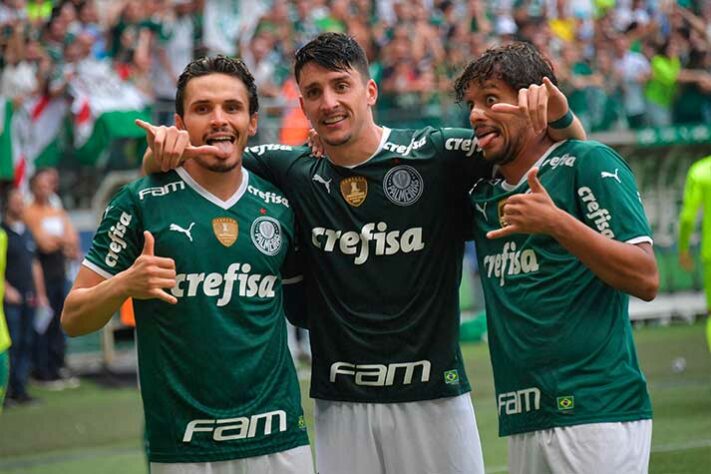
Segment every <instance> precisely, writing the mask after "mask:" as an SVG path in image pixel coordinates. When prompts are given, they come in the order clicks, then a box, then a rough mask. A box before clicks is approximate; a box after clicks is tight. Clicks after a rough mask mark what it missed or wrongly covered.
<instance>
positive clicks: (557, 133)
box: [548, 116, 588, 142]
mask: <svg viewBox="0 0 711 474" xmlns="http://www.w3.org/2000/svg"><path fill="white" fill-rule="evenodd" d="M548 136H550V137H551V138H552V139H553V140H554V141H556V142H559V141H563V140H587V138H588V136H587V134H586V133H585V128H583V124H582V123H580V120H579V119H578V117H577V116H573V123H571V124H570V125H568V126H567V127H565V128H560V129H558V128H551V127H548Z"/></svg>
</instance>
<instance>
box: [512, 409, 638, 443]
mask: <svg viewBox="0 0 711 474" xmlns="http://www.w3.org/2000/svg"><path fill="white" fill-rule="evenodd" d="M651 419H652V412H651V411H645V412H643V413H634V414H620V415H607V416H604V417H592V418H585V419H572V418H571V419H570V420H565V419H563V420H556V421H555V422H551V423H546V424H542V425H540V426H536V427H530V428H520V429H512V430H509V431H506V432H504V431H501V430H500V431H499V437H500V438H503V437H505V436H512V435H517V434H523V433H532V432H534V431H541V430H549V429H551V428H562V427H565V426H577V425H592V424H594V423H615V422H624V421H639V420H651Z"/></svg>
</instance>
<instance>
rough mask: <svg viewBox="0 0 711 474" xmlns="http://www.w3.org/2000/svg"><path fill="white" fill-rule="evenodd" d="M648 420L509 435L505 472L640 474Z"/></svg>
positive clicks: (649, 434) (647, 445)
mask: <svg viewBox="0 0 711 474" xmlns="http://www.w3.org/2000/svg"><path fill="white" fill-rule="evenodd" d="M651 444H652V420H639V421H626V422H618V423H591V424H588V425H576V426H566V427H560V428H551V429H548V430H540V431H533V432H531V433H522V434H517V435H513V436H510V437H509V474H523V473H526V474H544V473H550V474H558V473H560V474H563V473H565V474H584V473H590V474H608V473H609V474H641V473H646V472H647V470H648V468H649V451H650V448H651Z"/></svg>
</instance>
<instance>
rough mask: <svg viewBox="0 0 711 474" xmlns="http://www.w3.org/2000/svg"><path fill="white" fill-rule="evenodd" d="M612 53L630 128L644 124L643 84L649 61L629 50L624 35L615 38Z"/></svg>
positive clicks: (648, 72)
mask: <svg viewBox="0 0 711 474" xmlns="http://www.w3.org/2000/svg"><path fill="white" fill-rule="evenodd" d="M614 54H615V56H614V72H615V75H616V78H617V79H618V80H619V81H620V85H621V92H622V102H623V107H624V112H625V116H626V117H627V123H628V125H629V126H630V128H633V129H636V128H640V127H642V126H643V125H644V124H645V115H644V113H645V109H646V103H645V100H644V84H645V83H646V82H647V79H649V77H650V75H651V69H650V67H649V61H648V60H647V58H645V57H644V55H642V54H641V53H636V52H634V51H631V50H630V47H629V40H628V39H627V37H626V36H624V35H618V36H617V37H616V38H615V40H614Z"/></svg>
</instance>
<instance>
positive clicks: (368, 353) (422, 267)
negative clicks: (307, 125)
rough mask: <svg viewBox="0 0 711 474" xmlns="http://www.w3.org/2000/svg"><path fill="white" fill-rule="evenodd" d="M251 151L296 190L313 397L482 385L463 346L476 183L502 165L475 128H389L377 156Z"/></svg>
mask: <svg viewBox="0 0 711 474" xmlns="http://www.w3.org/2000/svg"><path fill="white" fill-rule="evenodd" d="M250 151H251V153H252V156H251V157H250V156H249V155H248V154H245V158H244V159H245V165H246V166H251V167H252V169H254V170H259V172H260V173H263V174H264V175H265V176H267V177H268V179H270V181H272V182H274V183H275V184H276V185H278V186H279V187H281V189H283V190H284V192H285V193H286V195H287V196H288V198H289V202H290V203H291V204H292V205H293V206H294V212H295V214H296V217H297V221H298V224H299V226H298V227H299V229H300V239H299V241H300V242H302V246H301V249H300V250H301V253H302V256H303V258H304V259H305V262H306V263H307V264H308V265H307V267H308V274H307V278H306V288H307V297H308V319H309V322H308V324H309V329H310V331H311V334H312V336H311V348H312V353H313V366H312V378H311V396H312V397H314V398H319V399H325V400H339V401H351V402H365V403H378V402H409V401H416V400H428V399H434V398H440V397H451V396H456V395H459V394H461V393H464V392H467V391H469V390H470V387H469V382H468V380H467V378H466V374H465V372H464V364H463V361H462V355H461V351H460V348H459V342H458V339H459V282H460V279H461V271H462V257H463V249H464V241H465V234H466V230H467V225H466V223H467V219H470V211H469V205H468V194H467V192H468V189H469V188H470V187H471V184H472V183H473V182H474V179H475V177H480V176H483V175H484V174H485V173H486V172H487V170H488V171H490V167H489V166H488V165H487V163H486V162H484V161H483V160H481V159H476V158H475V157H474V156H473V155H476V150H475V141H474V140H472V131H471V130H462V129H459V130H457V129H443V130H436V129H433V128H426V129H422V130H390V129H387V128H385V129H384V131H383V136H382V140H381V142H380V145H379V148H378V150H377V151H376V152H375V153H374V154H373V156H372V157H370V158H369V159H368V160H367V161H366V162H364V163H361V164H359V165H357V166H353V167H342V166H337V165H335V164H334V163H332V162H331V161H330V160H328V159H325V158H324V159H317V158H314V157H313V156H311V154H310V150H308V149H307V148H292V147H287V146H283V145H262V146H258V147H253V148H251V149H250Z"/></svg>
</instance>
